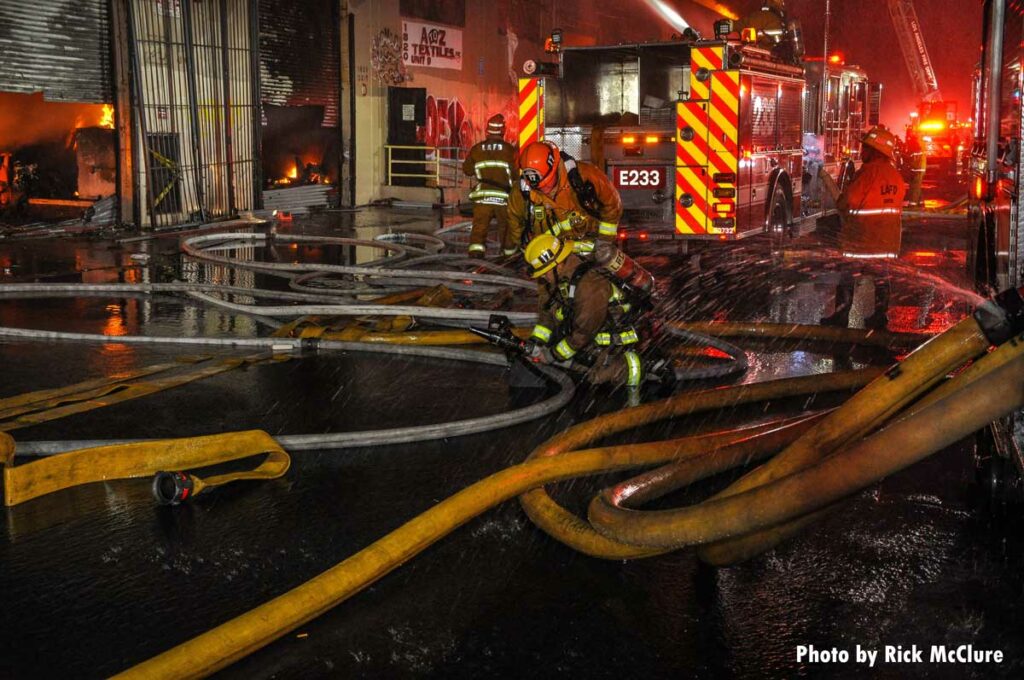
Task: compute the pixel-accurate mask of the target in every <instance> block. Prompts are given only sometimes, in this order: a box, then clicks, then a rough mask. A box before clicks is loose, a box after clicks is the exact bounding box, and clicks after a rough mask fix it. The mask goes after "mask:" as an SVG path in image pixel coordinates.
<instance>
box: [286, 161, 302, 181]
mask: <svg viewBox="0 0 1024 680" xmlns="http://www.w3.org/2000/svg"><path fill="white" fill-rule="evenodd" d="M287 176H288V178H289V179H296V178H297V177H298V176H299V169H298V168H297V167H295V164H294V163H293V164H292V166H291V167H290V168H288V173H287Z"/></svg>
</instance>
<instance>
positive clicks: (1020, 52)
mask: <svg viewBox="0 0 1024 680" xmlns="http://www.w3.org/2000/svg"><path fill="white" fill-rule="evenodd" d="M984 12H985V15H984V16H985V23H984V29H985V33H984V42H983V45H982V61H981V69H980V72H979V73H978V74H977V76H976V78H977V82H976V86H975V92H976V93H977V94H976V98H975V107H974V108H975V115H974V144H973V146H972V149H971V158H970V173H971V176H970V185H971V186H970V192H969V197H970V210H969V211H968V221H967V225H968V233H967V236H968V257H967V263H968V271H967V273H968V275H969V276H970V277H971V278H972V279H973V281H974V285H975V286H976V288H977V289H978V291H979V292H981V293H982V294H983V295H991V294H992V293H993V292H996V291H1000V290H1005V289H1007V288H1017V287H1019V286H1021V285H1022V284H1024V269H1022V268H1024V212H1022V210H1021V189H1022V184H1021V181H1022V180H1021V174H1022V172H1024V163H1022V159H1021V129H1022V128H1021V125H1022V124H1024V110H1022V106H1021V97H1020V84H1019V83H1020V78H1021V63H1022V60H1024V47H1022V46H1024V3H1021V2H1019V1H1018V0H1009V1H1008V0H986V1H985V5H984ZM983 443H984V444H985V445H984V446H982V447H980V448H979V454H980V455H979V457H978V470H979V477H980V479H981V481H982V482H983V483H984V484H985V485H986V488H987V489H988V490H989V491H991V492H992V494H993V495H994V496H997V497H1006V496H1012V497H1015V498H1016V499H1018V500H1019V499H1020V491H1021V488H1022V484H1021V479H1022V474H1024V453H1022V452H1024V412H1018V413H1016V414H1015V415H1014V416H1013V417H1011V418H1007V419H1005V420H1003V421H1000V422H996V423H993V424H992V426H991V427H990V428H989V430H988V431H987V435H986V437H985V439H984V441H983Z"/></svg>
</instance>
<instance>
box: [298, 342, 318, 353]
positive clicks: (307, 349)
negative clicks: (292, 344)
mask: <svg viewBox="0 0 1024 680" xmlns="http://www.w3.org/2000/svg"><path fill="white" fill-rule="evenodd" d="M319 351H320V338H302V344H301V345H300V347H299V353H300V354H302V355H310V354H316V353H317V352H319Z"/></svg>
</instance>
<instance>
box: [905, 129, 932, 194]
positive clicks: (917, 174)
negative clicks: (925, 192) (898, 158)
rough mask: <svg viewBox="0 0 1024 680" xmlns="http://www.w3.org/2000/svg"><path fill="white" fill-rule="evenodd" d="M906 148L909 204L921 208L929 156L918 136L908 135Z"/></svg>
mask: <svg viewBox="0 0 1024 680" xmlns="http://www.w3.org/2000/svg"><path fill="white" fill-rule="evenodd" d="M904 148H905V153H904V156H903V158H904V162H906V163H907V164H908V167H909V168H910V192H909V193H908V195H907V203H908V204H910V205H911V206H920V205H921V187H922V185H923V184H924V174H925V172H926V171H927V170H928V156H927V154H925V152H924V148H922V146H921V140H920V139H918V137H917V135H914V134H908V135H907V143H906V145H905V147H904Z"/></svg>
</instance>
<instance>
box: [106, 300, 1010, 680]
mask: <svg viewBox="0 0 1024 680" xmlns="http://www.w3.org/2000/svg"><path fill="white" fill-rule="evenodd" d="M988 347H989V342H988V340H987V339H986V337H985V334H984V333H983V331H982V330H981V327H980V326H979V324H978V323H977V322H976V321H975V320H974V319H967V320H965V321H963V322H961V323H960V324H958V325H957V326H956V327H954V328H953V329H951V330H950V331H947V332H946V333H945V334H943V335H942V336H940V337H938V338H936V339H935V340H933V341H931V342H929V343H928V344H926V345H925V346H924V347H922V348H920V349H918V350H917V351H915V352H914V353H913V354H911V355H910V356H909V357H908V358H907V359H906V360H904V361H903V362H902V363H900V364H897V365H896V366H894V367H893V368H891V369H890V370H888V371H886V372H885V373H884V374H882V375H879V374H878V372H877V371H862V372H847V373H839V374H833V375H826V376H810V377H806V378H792V379H787V380H778V381H772V382H767V383H755V384H751V385H741V386H736V387H730V388H720V389H716V390H707V391H704V392H698V393H690V394H683V395H678V396H675V397H670V398H669V399H666V400H663V401H660V402H655V403H652V404H646V405H643V406H639V407H636V408H633V409H626V410H623V411H619V412H616V413H612V414H609V415H606V416H602V417H600V418H597V419H595V420H593V421H589V422H587V423H582V424H580V425H577V426H575V427H573V428H570V429H569V430H567V431H566V432H564V433H562V434H560V435H558V436H556V437H554V438H553V439H551V440H549V441H548V442H546V443H545V444H543V445H542V446H540V447H538V448H537V449H536V450H535V451H534V452H533V454H531V456H530V457H529V458H528V459H527V461H526V462H524V463H522V464H520V465H516V466H513V467H510V468H507V469H506V470H503V471H501V472H498V473H496V474H494V475H492V476H490V477H488V478H486V479H484V480H482V481H480V482H477V483H476V484H474V485H472V486H470V487H469V488H467V489H465V490H463V491H461V492H459V493H457V494H455V495H454V496H452V497H451V498H449V499H447V500H445V501H442V502H441V503H439V504H438V505H436V506H434V507H433V508H431V509H430V510H428V511H427V512H425V513H423V514H422V515H420V516H419V517H416V518H414V519H413V520H411V521H409V522H407V523H406V524H405V525H403V526H402V527H400V528H399V529H397V530H396V531H394V532H392V533H391V534H388V535H387V536H385V537H383V538H382V539H380V540H379V541H377V542H376V543H374V544H373V545H371V546H369V547H368V548H366V549H364V550H362V551H360V552H359V553H357V554H356V555H354V556H352V557H350V558H349V559H347V560H345V561H343V562H342V563H340V564H339V565H337V566H335V567H332V568H331V569H328V570H327V571H325V572H324V573H322V574H321V575H319V576H317V577H315V578H314V579H312V580H310V581H308V582H306V583H305V584H302V585H300V586H298V587H296V588H294V589H293V590H291V591H289V592H287V593H284V594H282V595H280V596H278V597H277V598H275V599H274V600H271V601H270V602H267V603H266V604H264V605H261V606H260V607H257V608H256V609H254V610H252V611H250V612H248V613H246V614H243V615H241V616H239V617H236V618H235V619H232V620H230V621H228V622H226V623H224V624H222V625H220V626H218V627H217V628H214V629H213V630H210V631H208V632H206V633H204V634H202V635H200V636H198V637H196V638H194V639H193V640H191V641H189V642H187V643H184V644H182V645H180V646H178V647H176V648H174V649H171V650H168V651H167V652H164V653H163V654H161V655H159V656H157V657H154V658H153V659H150V660H148V661H146V662H144V663H142V664H140V665H139V666H136V667H135V668H133V669H130V670H129V671H127V672H126V673H124V674H123V676H124V677H146V678H150V677H203V676H206V675H208V674H210V673H212V672H214V671H216V670H218V669H220V668H223V667H225V666H227V665H229V664H230V663H232V662H234V661H236V660H238V659H240V658H242V657H244V656H245V655H247V654H249V653H251V652H252V651H255V650H256V649H258V648H260V647H262V646H264V645H266V644H268V643H269V642H271V641H272V640H274V639H276V638H278V637H280V636H281V635H284V634H285V633H287V632H288V631H290V630H293V629H294V628H295V627H297V626H299V625H301V624H303V623H305V622H306V621H309V620H310V619H312V618H315V617H316V616H318V615H320V614H322V613H323V612H325V611H327V610H328V609H330V608H331V607H333V606H335V605H337V604H338V603H340V602H341V601H343V600H345V599H347V598H348V597H350V596H351V595H353V594H355V593H356V592H358V591H359V590H361V589H362V588H365V587H366V586H367V585H369V584H370V583H372V582H374V581H375V580H376V579H378V578H380V577H381V576H383V575H384V574H386V573H388V572H390V571H391V570H393V569H395V568H397V567H398V566H399V565H401V564H402V563H404V562H405V561H407V560H408V559H410V558H411V557H413V556H414V555H416V554H417V553H419V552H420V551H422V550H423V549H425V548H426V547H427V546H429V545H430V544H432V543H433V542H435V541H436V540H438V539H439V538H441V537H443V536H444V535H446V534H447V533H449V532H451V531H452V530H454V529H455V528H457V527H458V526H460V525H461V524H463V523H464V522H466V521H468V520H469V519H470V518H472V517H474V516H476V515H477V514H479V513H481V512H483V511H484V510H486V509H487V508H490V507H493V506H494V505H496V504H498V503H500V502H502V501H504V500H507V499H509V498H512V497H514V496H516V495H519V494H521V496H520V499H521V502H522V504H523V507H524V508H525V509H526V510H527V513H528V514H529V515H530V517H531V519H533V520H534V521H535V522H537V523H538V525H539V526H541V527H542V528H543V529H545V531H548V532H549V533H550V534H552V535H553V536H555V537H556V538H558V539H559V540H561V541H563V542H565V543H567V544H568V545H571V546H572V547H574V548H577V549H579V550H582V551H584V552H586V553H588V554H591V555H598V556H601V557H614V558H622V557H635V556H644V555H651V554H656V553H659V552H664V551H665V550H670V549H673V548H674V547H676V546H678V545H681V544H687V545H690V544H700V545H704V546H705V547H704V550H703V551H702V556H703V557H704V558H705V559H708V560H710V561H712V562H714V563H725V562H729V561H734V560H737V559H743V558H744V557H747V556H749V555H750V554H752V551H753V550H756V549H765V548H767V547H770V546H771V545H774V544H775V543H776V542H777V541H779V540H781V539H782V538H784V537H786V536H787V535H789V534H791V533H792V532H793V531H794V530H795V528H796V527H799V526H802V525H804V524H806V523H807V522H808V521H809V520H810V519H811V518H813V517H815V516H816V515H817V514H819V513H820V512H821V511H823V510H824V509H827V508H828V507H829V506H831V505H833V504H835V503H836V502H837V501H839V500H840V499H841V498H843V497H844V496H846V495H849V494H850V493H853V492H855V491H857V490H858V489H860V488H863V487H864V486H865V485H867V484H870V483H872V482H873V481H875V480H877V479H879V478H881V477H884V476H885V475H887V474H891V473H892V472H895V471H896V470H899V469H902V468H903V467H905V466H906V465H909V464H910V463H912V462H913V461H915V460H918V459H920V458H921V457H924V456H926V455H928V454H929V453H930V452H932V451H934V450H936V449H937V448H941V447H942V446H945V445H947V444H948V443H950V442H951V441H955V440H956V439H958V438H960V437H962V436H965V435H966V434H968V433H969V432H972V431H974V430H976V429H978V428H979V427H982V426H983V425H984V424H985V423H987V422H989V421H991V420H993V419H995V418H998V417H999V416H1001V415H1002V414H1003V413H1006V412H1008V411H1009V410H1012V409H1014V408H1016V407H1018V406H1020V405H1021V404H1022V403H1024V390H1022V388H1021V386H1022V385H1024V344H1021V343H1019V342H1017V341H1016V340H1011V341H1010V342H1007V343H1005V344H1003V345H1002V346H1001V347H1000V348H999V349H998V350H996V351H995V352H992V353H991V354H988V355H986V354H985V353H986V351H987V349H988ZM978 357H981V358H978ZM975 359H976V360H977V361H976V363H975V365H974V366H972V367H970V368H968V369H967V370H965V371H963V372H962V373H961V374H960V375H959V376H957V377H955V378H953V379H952V380H951V381H949V383H947V384H946V385H943V386H942V387H940V388H938V389H936V390H935V391H934V392H933V393H932V395H929V396H928V397H925V398H924V399H922V400H921V401H920V403H919V405H918V407H917V409H916V411H910V412H908V413H910V415H909V416H907V417H905V418H904V419H902V420H898V421H896V422H894V423H892V424H890V425H889V427H888V428H886V429H885V430H884V431H883V432H882V433H881V434H878V435H876V436H872V437H869V438H868V439H863V438H864V437H865V436H867V435H869V434H871V433H872V432H874V431H876V430H877V429H878V428H879V427H880V426H882V425H883V424H884V423H886V422H887V421H888V422H891V421H892V420H893V419H894V417H896V416H898V415H899V413H900V411H901V410H903V409H905V408H906V407H907V406H909V405H911V404H912V403H913V401H914V400H915V399H919V398H920V397H921V396H922V395H924V394H925V393H926V392H928V391H929V390H930V389H931V388H934V387H935V386H936V385H937V384H938V383H939V382H941V381H942V380H943V379H944V378H945V377H946V375H947V374H948V373H949V372H950V371H953V370H955V369H957V368H959V367H960V366H962V365H963V364H965V363H967V362H968V361H971V360H975ZM869 379H870V380H871V382H870V384H869V385H868V386H867V387H865V388H864V389H863V390H861V391H860V392H858V393H857V394H856V395H855V396H854V397H853V398H852V399H850V400H849V401H848V402H847V403H846V404H844V405H843V406H842V407H840V408H839V409H836V410H835V411H833V412H832V413H829V414H827V415H823V416H821V417H815V418H809V419H801V420H798V421H795V422H794V421H789V422H786V423H781V424H780V423H776V424H774V426H761V427H758V428H752V429H748V430H746V431H732V432H724V433H718V434H714V435H699V436H692V437H684V438H682V439H677V440H673V441H669V442H653V443H648V444H636V445H621V446H611V447H605V448H599V449H587V450H574V449H579V448H580V447H583V446H587V445H589V444H591V443H592V442H594V441H596V440H598V439H600V438H603V437H606V436H609V435H611V434H615V433H618V432H623V431H626V430H628V429H631V428H633V427H636V426H638V425H643V424H648V423H653V422H656V421H659V420H664V419H667V418H673V417H679V416H682V415H686V414H690V413H695V412H698V411H701V410H708V409H719V408H727V407H730V406H735V405H738V404H744V403H753V402H756V401H763V400H767V399H778V398H783V397H790V396H797V395H800V394H812V393H818V392H822V391H829V390H839V389H850V388H855V387H858V386H860V385H863V384H864V383H865V382H867V380H869ZM924 421H927V423H928V426H927V427H923V426H922V422H924ZM787 442H790V443H787ZM779 447H784V449H783V452H782V453H781V454H779V455H778V456H776V457H775V458H773V459H772V460H770V461H769V462H768V463H766V464H764V465H762V466H761V467H759V468H756V469H755V470H754V471H753V472H751V473H748V474H747V475H745V476H744V477H742V478H741V479H740V480H739V481H737V482H736V483H734V484H733V485H731V486H730V487H729V488H728V489H726V490H725V491H724V492H722V493H720V494H717V495H716V496H714V497H713V498H711V499H709V500H708V501H705V502H704V503H701V504H699V505H697V506H694V507H692V508H686V509H683V510H681V511H666V512H670V513H681V514H679V515H678V516H675V515H674V516H672V517H670V518H669V519H671V520H672V521H671V522H667V523H666V527H661V526H660V525H659V526H657V527H656V528H655V529H652V528H650V527H647V530H644V531H639V532H634V534H639V535H634V534H628V539H629V540H628V541H625V542H624V541H622V540H619V536H620V534H619V533H617V532H618V530H619V529H618V528H617V527H614V526H613V525H614V524H615V522H614V518H613V520H612V521H607V522H605V521H603V520H605V519H607V518H604V517H601V518H600V519H599V516H600V515H601V512H600V509H601V508H600V503H598V502H596V501H595V503H594V504H592V509H591V512H592V513H594V515H595V520H598V521H599V522H600V523H599V527H600V531H599V530H598V529H595V528H594V527H593V526H592V525H590V524H589V523H586V522H584V521H583V520H582V519H580V518H578V517H576V516H575V515H573V514H571V513H569V512H567V511H565V510H564V509H563V508H561V507H560V506H559V505H557V504H556V503H555V502H554V501H553V500H552V499H551V498H550V496H548V495H547V493H546V492H545V491H544V490H543V488H542V486H543V485H544V484H548V483H551V482H554V481H559V480H566V479H572V478H574V477H578V476H582V475H588V474H597V473H605V472H609V471H614V470H622V469H628V468H633V467H638V466H647V465H655V464H659V463H664V462H668V461H678V460H680V459H686V460H687V461H688V463H687V464H688V465H689V466H690V468H689V472H688V473H687V474H689V476H690V477H691V478H693V479H697V478H701V477H704V476H707V475H708V474H713V473H715V472H718V471H721V470H723V469H726V468H727V467H729V466H730V465H731V464H734V463H737V462H744V461H746V460H747V459H748V458H760V457H763V456H764V455H766V454H767V453H770V451H772V450H775V449H777V448H779ZM684 476H685V475H684ZM529 489H532V490H530V491H528V490H529ZM524 492H525V493H524ZM605 505H606V506H609V507H613V508H615V509H616V511H619V510H621V508H617V507H616V506H615V505H614V504H609V503H605ZM637 514H639V515H640V516H641V518H643V517H647V516H648V513H637ZM650 516H657V515H650ZM642 521H648V520H646V519H642ZM606 533H607V534H608V535H605V534H606ZM647 534H651V538H650V540H648V539H647V537H646V536H647ZM709 544H710V545H709Z"/></svg>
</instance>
